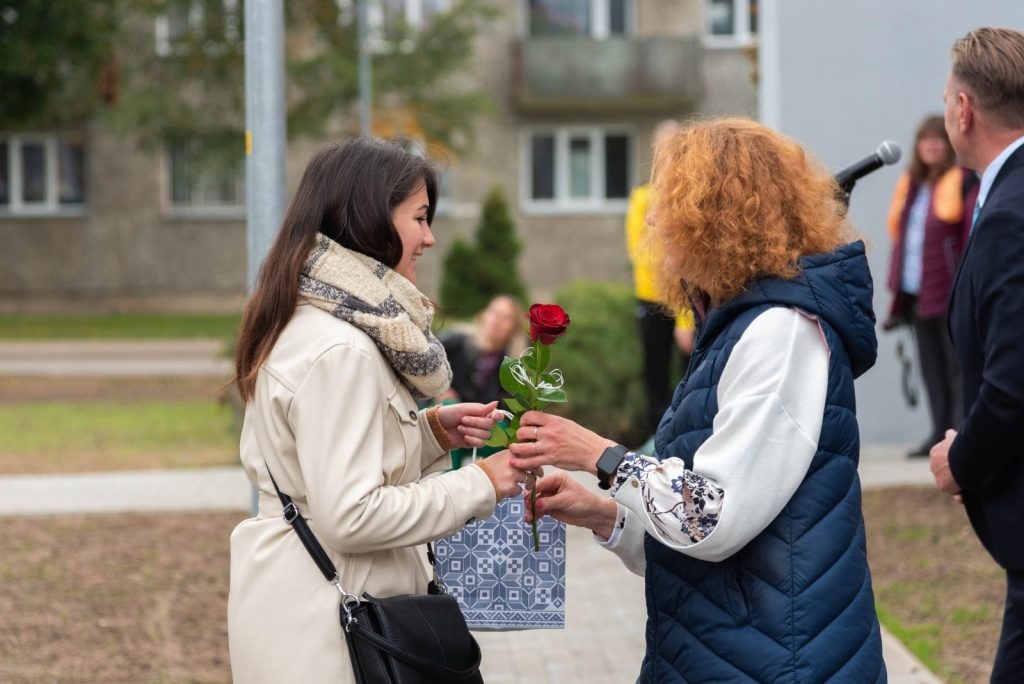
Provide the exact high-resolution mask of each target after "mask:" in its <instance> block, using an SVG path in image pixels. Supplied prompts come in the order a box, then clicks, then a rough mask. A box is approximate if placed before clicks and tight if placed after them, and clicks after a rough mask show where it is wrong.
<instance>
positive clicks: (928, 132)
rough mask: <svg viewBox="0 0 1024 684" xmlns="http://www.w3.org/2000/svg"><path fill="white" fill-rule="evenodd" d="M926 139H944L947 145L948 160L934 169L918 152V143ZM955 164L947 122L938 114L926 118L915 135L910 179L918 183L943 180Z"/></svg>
mask: <svg viewBox="0 0 1024 684" xmlns="http://www.w3.org/2000/svg"><path fill="white" fill-rule="evenodd" d="M925 137H933V138H942V140H943V142H945V143H946V158H945V159H943V160H942V161H941V162H940V163H939V164H937V165H936V166H934V167H929V166H928V165H927V164H925V163H924V162H923V161H922V160H921V154H920V153H919V152H918V151H917V147H918V143H920V142H921V139H922V138H925ZM955 163H956V152H954V151H953V145H952V144H951V143H950V142H949V134H948V133H946V123H945V120H944V119H943V118H942V116H940V115H938V114H935V115H932V116H927V117H925V118H924V120H923V121H922V122H921V123H920V125H918V127H917V133H915V134H914V151H913V152H912V153H911V154H910V164H909V166H908V168H907V170H908V171H909V172H910V177H911V178H913V179H914V180H915V181H917V182H918V183H926V182H931V181H934V180H937V179H939V178H941V177H942V174H944V173H946V171H949V170H950V169H951V168H953V164H955Z"/></svg>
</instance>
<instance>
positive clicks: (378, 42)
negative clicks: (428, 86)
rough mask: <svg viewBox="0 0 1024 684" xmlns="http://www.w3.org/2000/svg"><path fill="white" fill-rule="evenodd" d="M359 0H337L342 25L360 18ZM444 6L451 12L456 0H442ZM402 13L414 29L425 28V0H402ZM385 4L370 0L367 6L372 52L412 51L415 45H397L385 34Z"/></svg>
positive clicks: (442, 9) (367, 21)
mask: <svg viewBox="0 0 1024 684" xmlns="http://www.w3.org/2000/svg"><path fill="white" fill-rule="evenodd" d="M356 2H357V0H335V4H336V6H337V8H338V22H339V23H340V24H342V25H348V24H354V23H355V22H357V21H358V20H359V17H358V15H357V13H356V12H357V8H356ZM440 2H441V4H442V5H443V7H442V8H441V10H440V11H441V12H450V11H451V9H452V6H453V2H454V0H440ZM402 14H403V18H404V19H405V23H406V24H407V25H408V26H409V27H410V28H412V29H414V30H416V31H420V30H422V29H423V28H424V26H425V24H424V21H423V0H402ZM384 18H385V15H384V5H383V4H382V0H369V2H368V4H367V6H366V28H367V33H368V34H369V44H370V52H372V53H374V54H387V53H390V52H394V51H395V50H396V49H397V50H401V51H405V52H408V51H411V50H412V49H413V48H414V46H413V45H412V44H406V42H403V43H402V44H400V45H395V42H394V41H392V40H388V39H387V37H386V36H385V35H384V28H385V22H384Z"/></svg>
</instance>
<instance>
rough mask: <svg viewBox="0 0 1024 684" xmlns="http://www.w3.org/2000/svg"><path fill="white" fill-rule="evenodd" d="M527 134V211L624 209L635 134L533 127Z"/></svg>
mask: <svg viewBox="0 0 1024 684" xmlns="http://www.w3.org/2000/svg"><path fill="white" fill-rule="evenodd" d="M524 137H525V141H524V146H523V147H524V154H525V155H526V157H527V159H526V163H525V164H523V169H524V173H525V175H526V178H525V179H524V183H523V186H524V190H525V192H524V195H525V196H524V204H525V207H526V209H528V210H531V211H541V212H542V211H594V210H597V211H605V210H607V211H622V210H624V209H625V206H626V200H627V199H628V197H629V192H630V189H631V186H632V178H633V173H632V168H633V163H632V158H633V135H632V133H630V132H629V131H625V130H621V129H617V128H604V127H594V128H575V127H573V128H557V129H536V130H531V131H529V132H528V133H527V134H526V135H525V136H524Z"/></svg>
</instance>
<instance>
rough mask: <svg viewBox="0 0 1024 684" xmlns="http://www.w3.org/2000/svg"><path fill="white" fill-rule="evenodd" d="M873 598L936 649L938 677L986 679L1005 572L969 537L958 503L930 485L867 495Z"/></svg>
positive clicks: (914, 636)
mask: <svg viewBox="0 0 1024 684" xmlns="http://www.w3.org/2000/svg"><path fill="white" fill-rule="evenodd" d="M864 518H865V524H866V526H867V535H868V563H869V564H870V566H871V574H872V577H873V579H874V588H875V600H876V602H877V603H878V604H879V605H880V606H882V608H883V609H884V610H885V611H886V612H887V613H888V614H889V615H891V616H892V617H894V618H895V619H896V620H898V621H899V622H900V624H902V625H903V626H904V627H905V628H906V629H907V631H908V633H909V638H908V636H906V635H904V634H899V635H898V636H899V637H900V638H901V639H903V640H904V642H907V641H909V640H910V639H913V640H915V641H919V642H920V643H923V644H924V645H925V646H926V647H929V648H932V649H934V654H935V661H936V663H935V665H933V668H934V670H935V674H936V675H938V676H939V677H941V678H942V679H944V680H946V681H948V682H951V683H957V682H968V683H971V684H974V683H975V682H977V683H979V684H981V683H982V682H988V679H989V674H990V673H991V670H992V660H993V658H994V657H995V650H996V644H997V642H998V640H999V627H1000V625H1001V624H1002V617H1003V603H1004V601H1005V598H1006V575H1005V573H1004V572H1002V571H1001V570H1000V569H999V567H998V566H997V565H996V564H995V561H993V560H992V558H991V557H990V556H989V555H988V553H987V552H986V551H985V550H984V549H983V548H982V546H981V544H980V543H979V542H978V539H977V537H976V536H975V535H974V533H973V531H972V530H971V527H970V525H969V523H968V522H967V516H966V514H965V513H964V510H963V506H961V505H959V504H957V503H955V502H954V501H953V500H952V499H951V498H950V497H948V496H946V495H944V494H941V493H939V492H937V491H936V490H935V489H933V488H931V487H914V488H899V489H888V490H877V491H868V492H865V494H864Z"/></svg>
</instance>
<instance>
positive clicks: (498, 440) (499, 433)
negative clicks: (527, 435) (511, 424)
mask: <svg viewBox="0 0 1024 684" xmlns="http://www.w3.org/2000/svg"><path fill="white" fill-rule="evenodd" d="M484 446H489V447H506V446H508V435H507V434H505V428H503V427H501V426H498V427H496V428H495V429H494V432H493V433H491V438H490V439H489V440H487V441H486V442H484Z"/></svg>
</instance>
